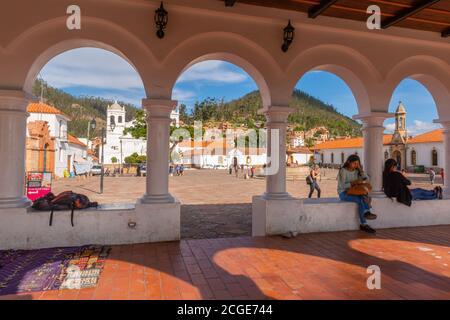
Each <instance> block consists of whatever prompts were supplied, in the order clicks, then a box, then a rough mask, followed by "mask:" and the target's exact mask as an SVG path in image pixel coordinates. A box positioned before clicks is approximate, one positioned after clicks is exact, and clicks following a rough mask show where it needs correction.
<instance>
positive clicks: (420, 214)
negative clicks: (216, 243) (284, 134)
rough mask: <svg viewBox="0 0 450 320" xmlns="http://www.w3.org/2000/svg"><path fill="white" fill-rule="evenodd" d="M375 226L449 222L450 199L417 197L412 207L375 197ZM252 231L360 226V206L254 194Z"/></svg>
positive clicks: (334, 200)
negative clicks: (376, 217)
mask: <svg viewBox="0 0 450 320" xmlns="http://www.w3.org/2000/svg"><path fill="white" fill-rule="evenodd" d="M372 204H373V212H374V213H376V214H377V215H378V219H377V220H373V221H369V223H370V225H371V226H373V227H375V228H397V227H416V226H431V225H444V224H450V210H448V208H449V207H450V200H431V201H415V202H413V205H412V206H411V207H407V206H405V205H403V204H400V203H397V202H396V201H395V200H394V201H392V200H391V199H388V198H374V199H373V200H372ZM252 220H253V235H254V236H264V235H277V234H284V233H288V232H300V233H311V232H332V231H347V230H359V218H358V213H357V206H356V204H354V203H351V202H343V201H340V200H339V199H337V198H323V199H292V200H284V201H277V200H265V199H263V198H261V197H254V198H253V212H252Z"/></svg>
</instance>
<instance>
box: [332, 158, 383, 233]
mask: <svg viewBox="0 0 450 320" xmlns="http://www.w3.org/2000/svg"><path fill="white" fill-rule="evenodd" d="M367 180H368V177H367V175H366V174H365V172H364V170H363V168H362V166H361V160H360V158H359V156H357V155H355V154H354V155H351V156H349V157H348V159H347V161H345V163H344V165H343V166H342V168H341V169H340V170H339V173H338V187H337V192H338V194H339V199H341V200H342V201H348V202H354V203H356V204H357V205H358V214H359V221H360V230H362V231H365V232H368V233H375V232H376V231H375V229H373V228H371V227H370V226H369V225H368V224H367V220H374V219H376V218H377V215H376V214H373V213H372V212H371V211H370V198H369V196H368V194H367V195H352V194H351V189H352V188H354V187H356V188H357V187H358V185H364V184H365V183H366V182H367Z"/></svg>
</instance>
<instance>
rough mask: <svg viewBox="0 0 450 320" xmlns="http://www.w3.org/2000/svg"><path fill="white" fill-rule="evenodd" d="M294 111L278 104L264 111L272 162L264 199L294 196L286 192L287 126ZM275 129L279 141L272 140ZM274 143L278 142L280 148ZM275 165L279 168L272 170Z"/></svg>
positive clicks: (268, 147)
mask: <svg viewBox="0 0 450 320" xmlns="http://www.w3.org/2000/svg"><path fill="white" fill-rule="evenodd" d="M292 111H293V109H292V108H290V107H278V106H272V107H270V108H268V109H267V110H266V111H264V114H265V115H266V118H267V123H266V125H267V156H268V160H269V161H270V162H271V163H268V166H269V167H268V170H267V171H268V176H267V177H266V192H265V193H264V195H263V198H264V199H291V198H292V197H291V195H289V193H287V192H286V128H287V124H288V122H287V119H288V116H289V114H290V113H291V112H292ZM273 131H274V132H277V133H278V141H272V132H273ZM274 144H277V147H278V150H276V149H277V148H275V145H274ZM276 151H278V152H276ZM276 162H277V163H276ZM274 166H275V167H276V166H278V170H276V171H275V172H273V170H272V169H274V168H275V167H274Z"/></svg>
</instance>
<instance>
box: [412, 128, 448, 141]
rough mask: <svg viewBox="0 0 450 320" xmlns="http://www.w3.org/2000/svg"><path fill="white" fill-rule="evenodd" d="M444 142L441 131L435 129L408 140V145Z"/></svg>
mask: <svg viewBox="0 0 450 320" xmlns="http://www.w3.org/2000/svg"><path fill="white" fill-rule="evenodd" d="M442 141H444V131H443V129H436V130H433V131H430V132H425V133H423V134H419V135H417V136H415V137H414V138H411V139H409V140H408V144H414V143H427V142H442Z"/></svg>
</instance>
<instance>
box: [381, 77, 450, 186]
mask: <svg viewBox="0 0 450 320" xmlns="http://www.w3.org/2000/svg"><path fill="white" fill-rule="evenodd" d="M419 78H420V77H419ZM424 110H426V112H425V111H424ZM389 112H391V113H393V114H394V115H395V116H394V118H392V119H388V120H386V121H385V127H386V133H388V134H390V135H391V138H390V139H389V141H387V143H386V145H385V146H384V149H385V150H386V152H389V154H390V157H391V158H393V159H395V160H397V162H399V165H398V168H399V169H400V170H406V171H407V172H409V173H411V176H409V178H410V180H411V181H412V183H413V185H412V187H413V188H414V187H423V186H422V185H421V181H422V180H424V179H426V178H427V177H426V172H427V170H428V168H431V167H434V168H438V169H439V168H441V167H442V164H439V163H438V156H437V154H438V153H439V152H438V150H440V151H442V152H443V150H444V144H443V141H442V128H441V125H440V124H438V123H435V122H434V120H435V119H438V118H439V115H438V108H437V105H436V100H435V99H434V96H433V95H432V94H431V92H430V91H429V89H428V87H426V86H425V85H424V84H423V83H421V82H420V81H418V80H416V77H414V76H412V77H409V78H405V79H403V80H402V81H401V82H399V84H398V85H397V87H396V88H395V90H394V92H393V94H392V97H391V101H390V104H389ZM439 166H441V167H439ZM412 173H414V174H412Z"/></svg>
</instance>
